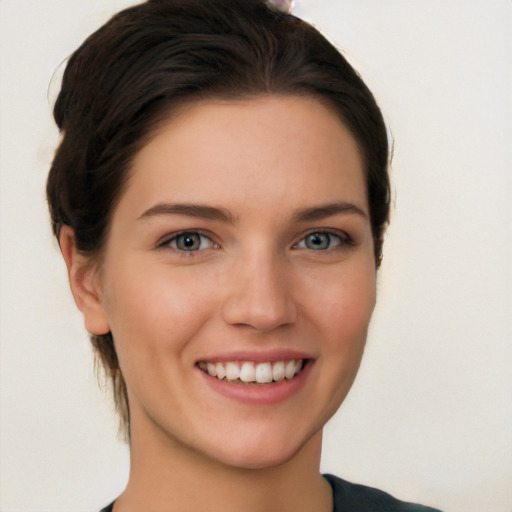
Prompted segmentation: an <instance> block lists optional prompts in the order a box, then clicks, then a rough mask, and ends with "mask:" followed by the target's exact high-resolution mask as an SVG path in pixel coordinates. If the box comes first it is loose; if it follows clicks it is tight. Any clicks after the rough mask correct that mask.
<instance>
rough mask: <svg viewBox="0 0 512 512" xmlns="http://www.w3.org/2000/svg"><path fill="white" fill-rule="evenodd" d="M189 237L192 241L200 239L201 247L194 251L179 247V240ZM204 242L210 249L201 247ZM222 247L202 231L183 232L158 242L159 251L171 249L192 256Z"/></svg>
mask: <svg viewBox="0 0 512 512" xmlns="http://www.w3.org/2000/svg"><path fill="white" fill-rule="evenodd" d="M185 236H188V237H189V238H190V239H192V238H194V237H199V244H200V245H199V247H198V248H197V249H193V250H186V249H182V248H180V247H178V243H179V239H180V237H185ZM204 242H206V243H207V244H208V245H209V247H201V246H202V245H203V244H204ZM219 247H220V246H219V244H217V243H215V242H214V241H213V240H212V238H211V236H209V235H206V234H204V233H203V232H202V231H200V230H197V229H196V230H187V231H181V232H179V233H173V234H172V235H171V236H168V237H165V238H164V239H163V240H161V241H160V242H158V244H157V249H166V248H170V249H172V250H174V251H176V252H178V253H181V254H183V255H187V256H188V255H192V254H193V253H194V252H199V251H201V250H204V249H218V248H219Z"/></svg>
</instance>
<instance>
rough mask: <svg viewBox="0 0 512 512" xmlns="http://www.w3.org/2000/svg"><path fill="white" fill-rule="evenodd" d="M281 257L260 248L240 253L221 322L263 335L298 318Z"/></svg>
mask: <svg viewBox="0 0 512 512" xmlns="http://www.w3.org/2000/svg"><path fill="white" fill-rule="evenodd" d="M286 267H287V266H286V261H285V259H284V257H281V256H279V255H278V254H275V253H274V252H272V251H271V250H269V249H268V248H267V249H265V248H264V247H259V248H257V249H254V250H252V251H246V252H245V253H242V254H241V256H240V257H239V258H238V261H237V262H236V264H235V266H234V268H233V272H232V277H230V280H231V281H232V282H231V286H230V287H229V290H230V293H229V294H228V296H227V297H226V299H225V301H224V304H223V311H222V313H223V317H224V320H225V321H226V322H227V323H229V324H232V325H249V326H251V327H253V328H254V329H256V330H259V331H262V332H266V331H270V330H272V329H275V328H277V327H279V326H281V325H286V324H290V323H293V322H294V321H295V319H296V316H297V310H296V305H295V302H294V300H293V297H292V294H291V288H290V283H289V279H288V272H287V268H286Z"/></svg>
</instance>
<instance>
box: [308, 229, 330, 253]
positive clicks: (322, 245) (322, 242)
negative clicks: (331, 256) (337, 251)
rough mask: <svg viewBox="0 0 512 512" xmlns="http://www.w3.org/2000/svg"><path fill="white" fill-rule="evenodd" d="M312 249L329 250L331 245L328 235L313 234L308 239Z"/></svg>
mask: <svg viewBox="0 0 512 512" xmlns="http://www.w3.org/2000/svg"><path fill="white" fill-rule="evenodd" d="M307 241H308V243H307V244H306V245H308V246H309V248H310V249H327V248H328V247H329V245H330V238H329V235H328V234H326V233H313V234H312V235H309V237H308V239H307Z"/></svg>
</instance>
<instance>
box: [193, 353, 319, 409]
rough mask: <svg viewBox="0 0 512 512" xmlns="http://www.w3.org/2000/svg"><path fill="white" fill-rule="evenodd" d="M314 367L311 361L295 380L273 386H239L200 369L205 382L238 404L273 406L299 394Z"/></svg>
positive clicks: (282, 381)
mask: <svg viewBox="0 0 512 512" xmlns="http://www.w3.org/2000/svg"><path fill="white" fill-rule="evenodd" d="M312 366H313V361H311V360H309V361H307V362H306V364H305V365H304V368H303V369H302V371H301V372H300V373H298V374H297V375H296V376H295V377H294V378H293V379H283V380H281V381H279V382H274V383H273V384H237V383H235V382H229V381H227V380H219V379H217V378H216V377H212V376H211V375H208V374H207V373H205V372H204V371H202V370H200V369H199V368H198V371H199V372H200V373H201V375H202V376H203V378H204V379H205V382H206V383H207V385H208V386H210V388H211V389H213V390H214V391H215V392H217V393H219V394H220V395H223V396H225V397H227V398H231V399H232V400H236V401H237V402H241V403H244V404H249V405H272V404H277V403H279V402H282V401H284V400H286V399H288V398H290V397H292V396H293V395H295V394H296V393H298V392H299V391H300V390H301V389H302V387H303V386H304V384H305V383H306V380H307V378H308V375H309V373H310V371H311V367H312Z"/></svg>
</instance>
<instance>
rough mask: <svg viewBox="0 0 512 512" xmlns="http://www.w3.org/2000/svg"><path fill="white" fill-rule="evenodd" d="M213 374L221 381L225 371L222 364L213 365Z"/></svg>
mask: <svg viewBox="0 0 512 512" xmlns="http://www.w3.org/2000/svg"><path fill="white" fill-rule="evenodd" d="M215 373H217V379H220V380H222V379H223V378H224V377H225V376H226V369H225V368H224V365H223V364H222V363H217V364H216V365H215Z"/></svg>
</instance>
